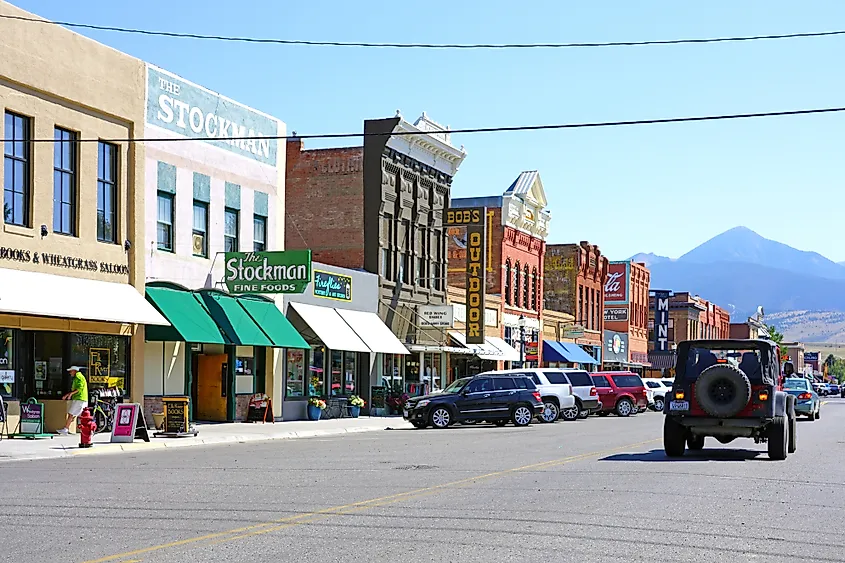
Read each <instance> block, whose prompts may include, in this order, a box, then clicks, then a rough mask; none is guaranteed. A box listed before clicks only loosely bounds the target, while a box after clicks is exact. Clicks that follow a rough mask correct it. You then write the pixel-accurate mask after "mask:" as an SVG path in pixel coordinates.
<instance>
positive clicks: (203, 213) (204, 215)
mask: <svg viewBox="0 0 845 563" xmlns="http://www.w3.org/2000/svg"><path fill="white" fill-rule="evenodd" d="M193 233H194V236H193V252H194V256H202V257H203V258H208V204H207V203H203V202H201V201H197V200H194V231H193Z"/></svg>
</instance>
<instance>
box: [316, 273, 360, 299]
mask: <svg viewBox="0 0 845 563" xmlns="http://www.w3.org/2000/svg"><path fill="white" fill-rule="evenodd" d="M313 293H314V295H315V296H316V297H325V298H326V299H336V300H338V301H352V277H351V276H342V275H340V274H333V273H331V272H323V271H321V270H314V289H313Z"/></svg>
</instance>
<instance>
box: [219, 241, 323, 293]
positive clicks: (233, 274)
mask: <svg viewBox="0 0 845 563" xmlns="http://www.w3.org/2000/svg"><path fill="white" fill-rule="evenodd" d="M224 261H225V268H224V272H223V283H224V284H226V289H228V290H229V293H302V292H304V291H305V286H307V285H308V283H309V282H310V281H311V251H310V250H286V251H278V252H270V251H266V252H226V253H225V258H224Z"/></svg>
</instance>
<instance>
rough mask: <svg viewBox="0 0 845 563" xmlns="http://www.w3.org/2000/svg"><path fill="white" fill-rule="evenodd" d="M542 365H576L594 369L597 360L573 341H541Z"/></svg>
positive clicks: (590, 369)
mask: <svg viewBox="0 0 845 563" xmlns="http://www.w3.org/2000/svg"><path fill="white" fill-rule="evenodd" d="M543 365H544V366H546V367H578V368H581V369H586V370H587V371H594V370H595V367H596V365H598V361H597V360H596V359H595V358H593V357H592V356H591V355H590V354H588V353H587V352H585V351H584V350H583V348H581V347H580V346H579V345H577V344H575V343H574V342H560V341H556V340H544V341H543Z"/></svg>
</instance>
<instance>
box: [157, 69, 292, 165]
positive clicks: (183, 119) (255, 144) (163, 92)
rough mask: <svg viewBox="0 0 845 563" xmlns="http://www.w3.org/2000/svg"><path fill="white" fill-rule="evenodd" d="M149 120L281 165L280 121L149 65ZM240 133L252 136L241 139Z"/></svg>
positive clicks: (263, 160) (248, 155) (271, 163)
mask: <svg viewBox="0 0 845 563" xmlns="http://www.w3.org/2000/svg"><path fill="white" fill-rule="evenodd" d="M146 119H147V123H148V124H150V125H155V126H156V127H161V128H163V129H167V130H168V131H172V132H174V133H178V134H179V135H182V136H185V137H189V138H196V139H203V140H205V141H206V142H208V143H211V144H213V145H214V146H218V147H222V148H224V149H227V150H229V151H232V152H234V153H236V154H239V155H241V156H245V157H247V158H251V159H252V160H255V161H258V162H261V163H263V164H269V165H270V166H276V165H277V159H276V156H277V152H278V147H279V142H278V140H277V139H273V138H271V137H275V136H277V135H279V128H278V126H279V122H278V121H277V120H275V119H273V118H271V117H269V116H267V115H264V114H262V113H259V112H257V111H255V110H251V109H249V108H247V107H245V106H242V105H241V104H238V103H236V102H234V101H232V100H229V99H228V98H225V97H223V96H221V95H220V94H216V93H214V92H210V91H208V90H206V89H205V88H201V87H199V86H196V85H194V84H191V83H190V82H186V81H185V80H182V79H181V78H179V77H178V76H176V75H174V74H170V73H169V72H165V71H163V70H161V69H158V68H156V67H153V66H150V65H147V117H146ZM239 137H250V139H241V138H239Z"/></svg>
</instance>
